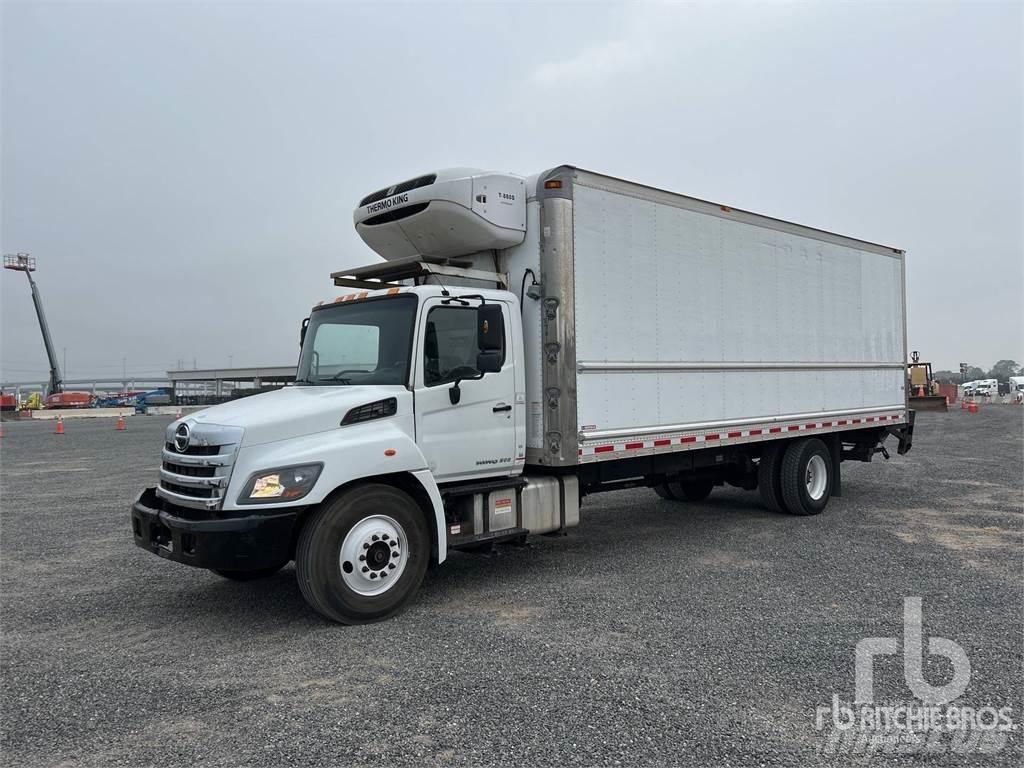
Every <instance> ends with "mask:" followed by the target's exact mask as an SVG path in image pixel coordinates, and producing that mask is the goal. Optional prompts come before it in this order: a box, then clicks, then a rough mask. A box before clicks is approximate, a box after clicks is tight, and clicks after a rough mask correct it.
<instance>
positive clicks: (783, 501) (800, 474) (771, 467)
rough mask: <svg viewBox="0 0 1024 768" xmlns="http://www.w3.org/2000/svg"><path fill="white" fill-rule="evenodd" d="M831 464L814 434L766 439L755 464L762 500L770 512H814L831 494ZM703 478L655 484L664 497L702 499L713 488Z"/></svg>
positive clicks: (655, 489)
mask: <svg viewBox="0 0 1024 768" xmlns="http://www.w3.org/2000/svg"><path fill="white" fill-rule="evenodd" d="M833 478H834V467H833V465H832V455H831V453H830V452H829V450H828V446H827V445H825V443H824V442H822V441H821V440H818V439H817V438H803V439H800V440H793V441H787V442H774V443H769V444H767V445H766V446H765V447H764V450H763V451H762V453H761V458H760V461H758V465H757V488H758V492H759V493H760V494H761V501H762V502H763V503H764V505H765V506H766V507H767V508H768V509H770V510H771V511H772V512H788V513H790V514H793V515H817V514H820V513H821V512H822V510H824V509H825V506H826V505H827V504H828V500H829V497H830V496H831V495H832V487H833V482H834V480H833ZM714 485H715V484H714V482H713V481H712V480H706V479H686V480H681V481H676V482H669V483H662V484H660V485H656V486H654V491H655V492H656V493H657V494H658V495H659V496H661V498H663V499H669V500H672V501H703V500H704V499H706V498H707V497H708V496H709V495H710V493H711V490H712V489H713V488H714Z"/></svg>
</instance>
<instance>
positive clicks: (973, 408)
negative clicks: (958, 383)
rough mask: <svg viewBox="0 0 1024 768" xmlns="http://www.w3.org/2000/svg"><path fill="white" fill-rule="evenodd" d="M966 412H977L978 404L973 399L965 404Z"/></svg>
mask: <svg viewBox="0 0 1024 768" xmlns="http://www.w3.org/2000/svg"><path fill="white" fill-rule="evenodd" d="M967 412H968V413H977V412H978V404H977V403H976V402H975V401H974V400H971V404H970V405H968V406H967Z"/></svg>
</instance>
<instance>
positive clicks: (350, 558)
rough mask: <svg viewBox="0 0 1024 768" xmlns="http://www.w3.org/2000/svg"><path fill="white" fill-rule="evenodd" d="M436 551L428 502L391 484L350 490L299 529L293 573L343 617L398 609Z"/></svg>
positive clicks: (355, 620) (317, 602) (320, 603)
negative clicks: (425, 512) (424, 507)
mask: <svg viewBox="0 0 1024 768" xmlns="http://www.w3.org/2000/svg"><path fill="white" fill-rule="evenodd" d="M429 559H430V534H429V532H428V530H427V523H426V519H425V518H424V515H423V512H422V510H421V509H420V508H419V506H418V505H417V504H416V502H415V501H413V500H412V499H411V498H410V497H409V495H408V494H406V493H404V492H403V491H401V490H399V489H397V488H394V487H392V486H389V485H377V484H374V485H362V486H357V487H355V488H352V489H350V490H348V491H345V492H344V493H342V494H341V495H340V496H338V497H337V498H336V499H334V500H333V501H331V502H330V503H329V504H327V505H325V506H323V507H321V508H320V509H318V510H316V511H315V512H314V513H313V516H312V517H311V518H310V519H309V520H308V521H307V522H306V524H305V526H303V528H302V532H301V533H300V534H299V541H298V548H297V550H296V553H295V574H296V578H297V579H298V582H299V589H300V591H301V592H302V596H303V597H304V598H305V599H306V602H307V603H309V605H310V606H311V607H312V608H313V609H314V610H315V611H317V612H318V613H320V614H321V615H323V616H325V617H327V618H328V619H331V620H332V621H337V622H340V623H342V624H366V623H369V622H373V621H380V620H382V619H386V618H388V617H389V616H392V615H393V614H395V613H397V612H398V611H399V610H400V609H401V608H402V606H403V605H404V604H405V603H406V601H408V600H409V599H410V598H411V597H412V596H413V595H414V594H415V593H416V591H417V590H418V589H419V587H420V584H421V583H422V582H423V576H424V574H425V573H426V570H427V562H428V561H429Z"/></svg>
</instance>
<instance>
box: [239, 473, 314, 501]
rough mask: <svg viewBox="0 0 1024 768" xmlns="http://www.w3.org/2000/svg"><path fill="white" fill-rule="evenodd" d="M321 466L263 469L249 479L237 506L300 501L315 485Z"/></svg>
mask: <svg viewBox="0 0 1024 768" xmlns="http://www.w3.org/2000/svg"><path fill="white" fill-rule="evenodd" d="M323 468H324V465H323V464H303V465H301V466H298V467H281V468H280V469H264V470H262V471H260V472H256V473H254V474H253V475H252V477H250V478H249V480H248V482H246V484H245V486H244V487H243V488H242V493H241V495H240V496H239V497H238V503H239V504H266V503H268V502H272V501H295V500H296V499H301V498H302V497H303V496H305V495H306V494H307V493H309V492H310V491H311V490H313V486H314V485H315V484H316V479H317V478H318V477H320V470H321V469H323Z"/></svg>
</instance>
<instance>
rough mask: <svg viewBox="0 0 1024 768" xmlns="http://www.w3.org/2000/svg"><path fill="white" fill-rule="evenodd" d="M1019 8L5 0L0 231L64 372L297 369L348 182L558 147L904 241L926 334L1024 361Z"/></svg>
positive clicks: (378, 180) (20, 370)
mask: <svg viewBox="0 0 1024 768" xmlns="http://www.w3.org/2000/svg"><path fill="white" fill-rule="evenodd" d="M1021 7H1022V5H1021V4H1020V3H1006V4H1002V5H999V4H995V3H983V2H972V3H966V2H965V3H962V4H948V3H947V4H932V5H929V4H925V3H913V4H910V3H889V4H879V5H868V4H866V3H853V4H849V5H838V4H829V3H818V4H799V5H797V4H793V5H785V4H767V3H761V4H757V5H667V4H657V5H641V6H636V5H632V6H631V5H618V4H616V5H581V4H572V5H558V4H554V3H538V4H527V3H521V2H517V3H508V4H497V3H494V4H484V3H478V4H475V5H469V4H444V5H441V4H430V3H421V4H416V5H396V4H384V3H375V4H365V5H360V4H315V5H313V4H310V5H299V4H295V3H287V4H285V3H281V4H259V5H250V4H240V3H221V4H203V3H184V2H180V3H169V4H159V5H158V4H151V3H135V4H131V5H129V4H114V3H102V4H85V3H73V4H70V5H58V4H56V3H35V4H25V5H19V4H11V3H5V4H4V6H3V19H2V24H3V31H2V35H3V39H2V40H3V53H2V56H3V59H2V65H3V103H2V131H3V133H2V163H3V166H2V204H3V211H2V233H0V241H2V249H3V251H4V252H5V253H7V252H14V251H30V252H31V253H32V254H33V255H34V256H35V257H36V258H37V259H38V263H39V269H38V272H37V273H36V277H37V280H38V282H39V285H40V288H41V289H42V293H43V297H44V301H45V307H46V311H47V314H48V318H49V322H50V327H51V330H52V333H53V336H54V340H55V344H56V346H57V349H58V354H61V353H62V350H63V349H65V348H66V355H67V368H68V371H67V372H66V375H67V376H68V377H70V378H78V377H82V376H91V375H100V374H110V373H120V371H121V366H122V359H123V358H127V367H128V370H129V373H130V374H131V373H136V374H145V373H158V372H161V371H164V370H166V369H167V368H169V367H173V366H174V365H175V364H176V361H177V360H179V359H184V360H186V361H187V364H188V365H189V366H191V365H192V361H193V359H195V361H196V362H197V363H198V365H199V367H213V366H226V365H228V363H229V361H231V362H233V363H234V365H236V366H238V365H249V364H253V365H255V364H292V363H294V361H295V359H296V356H297V340H298V328H299V323H300V321H301V319H302V318H303V317H304V316H305V315H306V314H308V309H309V307H310V306H312V305H313V304H314V303H315V302H316V301H318V300H320V299H323V298H325V297H328V296H333V295H336V294H335V291H334V289H333V286H332V285H331V282H330V280H329V277H328V275H329V273H330V272H331V271H334V270H337V269H340V268H342V267H352V266H357V265H361V264H367V263H371V262H374V261H376V260H377V258H376V256H375V255H374V254H372V253H371V252H370V251H369V250H368V249H367V248H366V246H365V245H363V243H362V242H361V241H360V240H359V238H358V237H357V236H356V234H355V232H354V230H353V228H352V223H351V221H352V220H351V213H352V209H353V207H354V205H355V203H356V202H357V201H358V200H359V198H360V197H362V196H363V195H365V194H366V193H368V192H371V191H373V190H375V189H378V188H379V187H381V186H383V185H385V184H389V183H393V182H395V181H398V180H402V179H406V178H410V177H412V176H414V175H416V174H419V173H421V172H424V171H429V170H432V169H436V168H442V167H446V166H453V165H471V166H479V167H485V168H492V169H497V170H509V171H513V172H516V173H521V174H524V175H525V174H530V173H534V172H537V171H539V170H542V169H544V168H547V167H550V166H554V165H558V164H561V163H571V164H576V165H580V166H583V167H586V168H592V169H593V170H597V171H601V172H604V173H609V174H612V175H617V176H623V177H626V178H629V179H633V180H636V181H641V182H644V183H646V184H650V185H653V186H659V187H664V188H667V189H671V190H674V191H679V192H684V193H687V194H690V195H694V196H697V197H702V198H707V199H711V200H715V201H719V202H722V203H727V204H730V205H734V206H736V207H740V208H746V209H750V210H754V211H758V212H761V213H766V214H769V215H772V216H776V217H780V218H784V219H789V220H793V221H797V222H800V223H803V224H809V225H812V226H816V227H820V228H823V229H828V230H834V231H837V232H840V233H843V234H848V235H852V236H856V237H860V238H862V239H866V240H871V241H876V242H881V243H884V244H888V245H893V246H897V247H900V248H904V249H906V250H907V277H908V283H909V328H910V332H909V343H910V347H911V349H918V350H920V351H921V353H922V355H923V356H924V358H925V359H930V360H931V361H933V362H934V363H935V364H936V366H937V367H939V368H946V367H953V366H955V365H956V364H957V363H958V362H960V361H961V360H962V361H965V362H970V363H973V364H977V365H981V366H984V367H986V368H987V367H989V366H991V364H992V363H993V362H995V361H996V360H997V359H998V358H1004V357H1011V358H1015V359H1016V360H1017V361H1018V362H1024V344H1022V325H1024V318H1022V310H1021V305H1022V292H1024V286H1022V263H1024V254H1022V209H1024V200H1022V183H1021V179H1022V172H1024V168H1022V136H1024V126H1022V36H1024V26H1022V23H1024V22H1022V13H1021ZM679 280H680V281H685V280H686V275H685V274H680V275H679ZM0 282H2V301H3V308H2V322H3V328H2V337H0V340H2V349H0V366H2V378H4V379H6V380H8V381H10V380H20V379H26V378H33V377H44V378H45V374H46V370H47V366H46V361H45V356H44V353H43V347H42V342H41V339H40V335H39V331H38V327H37V325H36V320H35V316H34V314H33V311H32V305H31V300H30V297H29V292H28V287H27V284H26V281H25V279H24V277H23V276H22V275H19V274H17V273H14V272H4V273H3V274H2V280H0Z"/></svg>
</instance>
